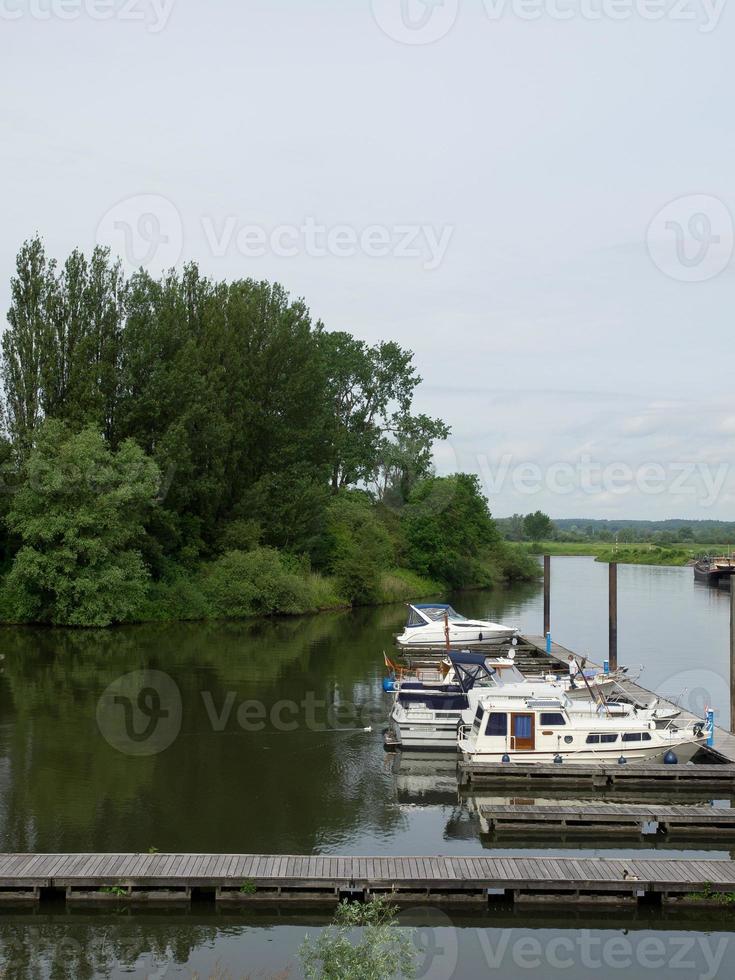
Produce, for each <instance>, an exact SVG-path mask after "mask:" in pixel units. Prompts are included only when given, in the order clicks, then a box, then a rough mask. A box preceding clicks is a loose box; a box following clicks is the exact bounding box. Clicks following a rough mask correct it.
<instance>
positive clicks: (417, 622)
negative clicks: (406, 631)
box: [406, 609, 426, 626]
mask: <svg viewBox="0 0 735 980" xmlns="http://www.w3.org/2000/svg"><path fill="white" fill-rule="evenodd" d="M406 626H426V620H425V619H424V618H423V616H422V615H421V614H420V613H419V612H417V611H416V610H415V609H412V610H411V612H410V613H409V614H408V622H407V623H406Z"/></svg>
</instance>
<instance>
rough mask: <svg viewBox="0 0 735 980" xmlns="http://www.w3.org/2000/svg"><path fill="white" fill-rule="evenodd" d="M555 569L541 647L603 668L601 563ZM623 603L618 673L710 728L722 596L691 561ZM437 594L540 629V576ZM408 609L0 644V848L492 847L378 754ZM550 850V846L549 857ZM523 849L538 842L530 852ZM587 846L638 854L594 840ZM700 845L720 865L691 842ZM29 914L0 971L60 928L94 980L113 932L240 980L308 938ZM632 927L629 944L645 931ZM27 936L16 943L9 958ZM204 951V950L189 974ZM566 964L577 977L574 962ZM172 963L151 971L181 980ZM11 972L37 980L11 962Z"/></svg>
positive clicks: (9, 633) (719, 673) (510, 963)
mask: <svg viewBox="0 0 735 980" xmlns="http://www.w3.org/2000/svg"><path fill="white" fill-rule="evenodd" d="M552 569H553V571H552V575H553V578H552V630H553V634H554V638H555V639H557V640H558V641H559V642H561V643H563V644H565V645H567V646H569V647H571V648H573V649H575V650H576V651H578V652H585V653H588V654H589V655H590V656H591V657H592V658H593V659H596V660H598V661H599V660H601V659H602V658H603V657H604V656H605V652H606V646H607V567H606V566H604V565H599V564H596V563H595V562H594V561H592V560H591V559H586V558H565V559H554V560H553V563H552ZM619 592H620V597H619V615H620V631H619V635H620V661H621V663H627V664H631V665H632V664H644V665H645V670H644V674H643V682H644V683H645V684H646V686H648V687H652V688H657V689H659V690H662V691H665V692H667V693H671V694H673V693H677V694H679V693H681V692H682V691H683V690H684V689H686V694H685V695H684V703H685V704H686V705H687V706H688V707H690V708H691V709H692V710H695V711H696V712H697V713H702V712H703V710H704V708H705V706H706V705H708V704H712V705H714V707H715V708H716V709H718V711H719V717H718V721H719V722H720V723H721V724H727V721H728V719H727V717H726V714H725V712H726V710H727V702H728V696H727V667H728V617H729V597H728V596H727V594H724V595H723V594H720V593H717V592H713V591H711V590H708V589H707V588H706V587H703V586H701V585H698V584H696V583H694V582H693V580H692V574H691V570H690V569H668V568H646V567H634V566H628V567H621V568H620V570H619ZM454 601H455V604H456V605H457V606H458V607H459V608H460V610H462V611H463V612H465V613H468V614H472V615H482V616H483V617H487V618H493V619H498V620H500V621H502V622H507V623H511V624H518V625H520V626H521V628H522V629H523V630H525V631H526V632H531V633H540V632H541V626H542V623H541V616H542V600H541V592H540V587H539V586H538V585H536V584H534V585H531V586H523V587H518V588H516V589H513V590H509V591H507V592H504V593H499V592H496V593H493V594H490V593H487V594H486V593H469V594H464V595H462V596H456V597H454ZM404 616H405V611H404V609H403V608H402V607H400V606H396V607H386V608H381V609H377V610H358V611H357V612H354V613H339V614H334V615H332V614H330V615H324V616H319V617H313V618H306V619H300V620H286V621H279V622H268V623H259V624H254V625H253V624H250V625H242V624H217V625H205V626H201V625H193V626H172V627H159V626H155V627H138V628H131V629H125V630H119V631H115V632H103V633H87V632H67V631H45V632H44V631H36V630H16V629H13V630H11V629H7V630H5V631H4V632H3V644H2V650H3V652H4V654H5V661H4V663H3V668H4V669H3V672H2V674H1V675H0V848H1V849H2V850H24V851H25V850H39V851H57V850H59V851H74V850H85V851H87V850H91V851H94V850H99V851H106V850H113V851H128V850H129V851H146V850H148V848H150V847H156V848H158V849H159V850H161V851H169V850H170V851H206V850H212V851H246V852H267V853H279V852H281V853H288V852H290V853H302V852H305V853H309V852H332V853H345V854H348V853H354V854H371V853H373V854H375V853H381V854H382V853H400V854H412V853H413V854H426V853H443V854H449V853H463V854H471V853H481V852H482V851H483V850H484V849H487V848H490V847H494V845H493V844H492V842H491V841H489V840H487V839H486V838H484V837H483V836H482V834H481V833H480V830H481V828H480V825H479V822H478V818H477V814H476V805H477V802H478V801H477V800H476V799H475V798H473V797H471V796H470V797H465V796H461V795H460V794H459V793H458V791H457V786H456V781H455V779H454V773H453V765H452V762H451V761H450V760H444V761H443V762H440V763H438V764H437V763H436V762H435V761H434V760H431V759H426V758H419V759H418V760H408V761H406V760H404V761H403V762H402V763H401V765H400V767H397V766H396V762H395V760H394V759H393V758H392V757H390V756H386V755H385V753H384V752H383V748H382V728H383V725H384V720H385V716H386V713H387V710H388V707H389V701H388V699H387V697H386V696H385V695H384V694H383V692H382V688H381V681H382V678H383V675H384V668H383V664H382V652H383V650H386V651H388V652H390V651H391V648H392V636H393V634H394V633H395V632H396V631H398V629H399V628H400V627H401V626H402V623H403V620H404ZM141 671H142V672H144V674H143V675H140V674H139V673H138V672H141ZM131 673H133V677H132V678H129V677H128V676H127V675H129V674H131ZM141 676H143V678H144V684H143V687H144V688H145V690H144V691H143V694H142V695H141V696H140V697H139V692H140V688H141V681H140V677H141ZM366 727H372V731H364V729H365V728H366ZM512 843H513V845H514V846H512V847H511V846H508V847H506V848H504V850H505V852H507V853H519V852H521V851H522V850H523V842H520V841H517V840H514V841H513V842H512ZM715 846H716V845H715V844H714V842H713V844H712V847H713V848H714V847H715ZM565 847H566V845H565V844H564V842H559V844H558V846H557V847H556V849H555V850H556V851H558V850H560V849H564V848H565ZM575 847H576V845H575ZM528 849H529V850H530V851H533V852H534V853H543V852H544V851H545V850H548V849H547V848H545V847H544V845H543V844H542V845H541V846H538V845H531V846H530V847H529V848H528ZM584 853H590V854H600V855H608V856H609V855H610V854H611V853H621V854H622V853H634V852H633V851H631V850H625V849H623V848H620V847H617V846H613V849H612V850H610V849H609V848H607V847H606V844H605V842H602V841H601V842H599V844H596V845H595V846H588V847H586V848H585V851H584ZM666 853H667V854H670V853H671V852H669V851H667V852H666ZM682 853H684V852H682ZM686 853H687V854H689V853H692V854H694V853H698V852H693V851H692V852H686ZM701 853H702V854H703V855H705V856H708V857H717V856H722V857H729V854H728V853H727V852H726V851H722V850H714V849H713V850H705V849H704V845H703V850H702V852H701ZM662 856H663V855H662ZM22 921H23V922H25V923H26V924H27V923H28V921H29V920H28V919H24V920H22ZM534 921H536V920H535V919H534ZM584 921H588V920H584ZM33 922H34V929H35V930H36V931H35V932H33V931H31V932H28V931H27V930H26V929H25V927H24V926H23V925H22V924H21V920H18V922H17V923H16V924H13V920H11V919H10V918H8V916H7V915H4V916H1V917H0V942H2V943H4V944H8V943H10V949H11V951H13V950H14V951H15V952H13V954H12V955H13V957H15V956H17V955H20V956H31V957H32V956H36V957H38V958H39V962H40V963H41V964H44V963H45V964H46V965H47V966H48V962H49V961H48V952H47V951H46V952H44V950H45V949H46V946H45V945H44V944H47V943H51V945H52V946H53V945H54V943H56V944H58V943H59V942H60V940H59V938H58V937H59V936H67V938H68V940H69V942H70V943H72V944H73V943H76V944H77V946H76V947H74V948H75V949H76V948H77V947H78V949H77V952H78V954H79V958H82V959H83V957H84V956H86V955H87V954H89V955H90V956H92V958H94V956H98V957H100V962H99V965H98V967H90V968H89V969H86V968H84V969H82V967H81V966H79V972H77V973H76V974H75V973H73V972H72V973H70V974H69V975H70V976H74V975H77V976H90V977H92V976H96V975H99V976H104V975H107V974H106V973H104V970H103V960H104V955H103V953H102V952H101V951H100V950H99V949H98V946H99V943H100V942H102V941H103V939H105V937H107V941H109V942H113V943H114V942H116V941H117V940H118V939H120V938H121V937H122V935H123V931H124V929H125V930H127V931H128V932H129V933H131V934H132V935H133V936H134V937H137V939H136V941H138V940H139V941H140V943H141V944H142V945H141V951H142V953H145V952H146V950H147V951H148V952H150V951H151V950H157V949H159V950H163V951H164V952H163V954H162V955H164V959H166V958H168V959H167V962H168V961H169V960H171V953H170V950H168V951H166V950H167V949H168V944H174V945H175V946H176V949H177V950H179V951H180V956H179V959H178V960H176V962H179V964H180V966H181V969H182V970H184V969H185V967H186V968H188V967H187V966H186V965H187V964H188V965H189V967H191V969H203V970H213V963H214V961H215V960H216V955H214V954H216V953H218V952H221V953H222V954H223V957H222V958H223V962H224V960H225V956H224V954H225V953H226V954H227V957H229V959H228V960H227V962H228V963H230V965H231V967H232V969H233V970H237V971H238V972H237V973H236V974H235V975H237V976H240V974H241V973H243V972H245V971H246V970H251V971H253V970H256V969H268V970H271V971H274V970H277V969H280V968H282V967H283V965H284V963H285V962H286V961H288V960H289V958H290V957H292V954H293V950H294V949H295V947H296V946H297V945H298V941H300V938H301V937H302V936H303V931H304V929H303V924H302V923H301V924H288V923H286V922H283V921H282V920H281V921H280V922H279V923H270V922H269V924H268V927H267V928H266V927H265V926H264V924H263V923H262V922H257V921H256V922H255V923H253V922H252V921H250V920H247V919H246V918H244V917H240V918H237V917H235V918H234V919H232V920H230V919H224V918H223V917H221V916H213V917H212V918H211V919H206V920H203V921H200V920H197V919H196V918H195V917H191V916H188V917H187V916H178V917H177V916H174V917H170V916H169V917H168V918H164V919H159V918H156V917H150V916H146V917H144V918H143V919H141V918H137V917H136V918H135V919H134V920H125V923H124V929H123V923H121V922H120V920H119V919H117V918H116V919H114V920H108V919H107V918H105V917H102V918H100V917H92V918H90V917H86V918H85V917H82V918H80V917H79V916H78V915H62V916H60V917H59V916H51V917H44V916H37V917H36V918H35V919H34V920H33ZM483 925H488V923H486V922H484V923H483ZM528 925H529V924H528V923H524V922H521V921H520V920H517V919H511V920H510V921H509V923H508V926H509V928H510V927H512V928H515V929H521V930H523V929H524V928H526V927H527V926H528ZM638 928H639V929H642V930H643V931H642V932H640V933H638V932H636V936H638V937H639V938H640V936H643V935H644V934H645V929H644V928H643V924H641V923H639V926H638ZM658 928H661V925H659V926H658ZM713 928H714V926H713ZM146 930H148V932H146ZM511 932H512V929H511ZM148 933H150V937H149V938H145V937H146V936H148ZM480 934H481V935H485V933H484V932H482V931H481V933H480ZM521 934H523V931H522V932H521V933H519V935H521ZM435 935H436V936H441V935H442V933H441V930H440V929H437V931H436V933H435ZM452 935H455V933H454V932H452ZM456 935H458V936H460V937H461V942H460V943H459V945H460V947H461V950H460V953H458V956H459V960H458V962H459V963H460V966H459V972H457V973H456V974H455V975H456V976H475V975H478V974H477V970H476V967H477V964H478V963H480V960H477V959H473V957H477V956H484V955H485V954H484V953H483V947H482V944H481V943H479V941H478V940H477V935H478V934H477V930H476V929H474V928H473V926H472V925H462V926H461V928H459V929H458V930H457V932H456ZM488 935H490V933H488ZM498 935H499V936H501V937H502V936H505V935H506V932H505V931H502V930H501V931H500V932H499V933H498ZM544 935H545V934H544ZM570 935H574V934H570ZM595 935H598V933H597V932H595ZM599 935H602V934H601V933H599ZM27 936H29V937H30V940H29V941H30V942H31V946H30V947H27V946H24V945H23V943H24V942H25V939H24V938H23V937H27ZM34 936H35V939H34ZM49 937H50V938H49ZM53 937H56V938H53ZM295 937H298V941H297V938H295ZM512 938H513V942H515V939H516V938H517V936H516V934H515V933H513V934H512ZM539 938H540V941H541V942H542V943H543V942H546V939H545V938H544V936H542V935H541V933H539ZM636 941H637V940H636ZM713 941H714V940H713ZM631 942H632V938H631ZM34 943H35V945H34ZM243 943H245V946H243ZM274 944H275V945H274ZM274 949H276V953H275V954H274V953H273V950H274ZM728 951H729V945H728ZM700 952H701V953H702V956H704V952H703V951H702V950H700ZM136 955H137V954H136ZM177 955H178V954H177ZM507 955H508V957H509V959H508V960H507V963H504V967H507V968H508V969H509V970H510V972H511V973H512V972H513V970H514V969H515V970H516V972H518V973H519V975H523V976H527V975H528V972H529V968H526V967H522V966H519V965H518V964H515V960H514V959H513V956H512V955H511V953H508V954H507ZM580 955H581V954H580ZM634 955H636V954H635V953H634V952H631V956H634ZM727 955H730V953H729V952H728V954H727ZM201 957H205V958H207V957H209V959H208V963H207V965H205V966H204V967H203V968H202V967H200V966H199V965H197V964H199V963H200V961H201ZM213 957H214V958H213ZM248 957H250V959H248ZM279 957H280V959H279ZM174 959H175V957H174ZM521 959H522V956H521ZM652 959H655V957H652ZM112 960H113V961H114V962H115V963H117V964H118V965H117V966H115V967H114V969H119V970H120V971H121V973H120V975H123V974H125V975H130V973H129V972H125V971H126V970H129V969H134V970H135V969H138V967H135V968H133V967H132V966H131V964H133V963H134V962H135V961H136V959H135V957H133V958H132V959H130V957H128V959H127V960H126V959H125V957H124V956H123V955H121V951H120V950H117V952H115V954H114V956H113V958H112ZM465 961H466V963H467V965H466V966H465V965H463V964H464V963H465ZM0 962H1V961H0ZM18 962H20V961H18ZM111 962H112V961H111ZM151 962H152V961H150V960H148V961H145V960H141V964H142V965H140V969H141V970H142V971H143V972H140V973H138V974H137V975H140V976H145V975H146V973H145V970H146V969H148V970H149V974H150V975H154V972H153V971H152V969H149V967H150V963H151ZM202 962H203V961H202ZM483 962H484V961H483ZM702 962H705V961H704V960H703V961H702ZM730 962H731V963H732V962H733V961H732V960H730ZM575 963H578V965H579V969H580V970H582V972H581V973H580V974H579V975H580V976H581V975H583V973H584V964H583V963H582V961H581V960H578V959H577V960H575ZM121 964H122V965H121ZM146 964H147V965H146ZM473 964H474V965H473ZM514 964H515V965H514ZM547 965H548V964H547ZM634 965H635V964H634ZM95 969H99V971H100V972H99V973H95ZM169 969H170V971H172V972H167V973H166V976H178V975H188V974H187V973H186V972H184V973H182V974H180V973H179V972H176V970H178V969H179V967H175V966H174V965H170V966H169ZM487 969H488V968H487V967H484V972H487ZM575 969H576V967H575ZM610 969H613V968H612V967H610ZM651 969H653V968H651ZM570 970H571V968H570V969H568V970H567V971H566V973H567V975H568V976H574V975H575V973H574V972H570ZM672 970H673V967H672ZM90 971H91V972H90ZM648 972H650V971H648ZM654 972H655V970H654ZM729 972H730V974H731V973H732V969H731V970H730V971H729ZM618 973H619V971H618ZM690 973H691V971H690ZM705 974H706V969H705V968H704V967H703V969H702V975H705ZM8 975H12V973H9V974H8ZM17 975H18V976H23V975H29V976H31V975H35V974H34V973H30V972H29V973H27V974H26V973H24V972H23V969H21V971H20V972H19V973H18V974H17ZM38 975H39V976H44V975H45V974H44V973H42V972H41V973H38ZM59 975H60V976H61V975H63V976H65V975H66V974H63V973H62V974H59ZM110 975H115V974H114V973H113V974H110ZM133 975H136V974H135V972H133ZM204 975H207V974H206V973H204ZM293 975H297V974H293ZM426 975H427V976H429V975H432V974H430V973H427V974H426ZM436 975H437V976H439V975H440V974H436ZM446 975H447V976H449V975H451V974H446ZM545 975H547V976H548V975H549V971H548V970H547V972H546V974H545ZM552 975H553V971H552ZM602 975H604V972H603V974H602ZM611 975H618V974H616V973H615V971H614V970H613V973H612V974H611ZM692 975H699V974H697V973H696V971H695V973H694V974H692Z"/></svg>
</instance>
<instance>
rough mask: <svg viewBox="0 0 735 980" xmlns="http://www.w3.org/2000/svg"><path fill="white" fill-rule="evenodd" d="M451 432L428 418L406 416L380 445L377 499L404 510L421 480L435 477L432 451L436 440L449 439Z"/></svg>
mask: <svg viewBox="0 0 735 980" xmlns="http://www.w3.org/2000/svg"><path fill="white" fill-rule="evenodd" d="M450 431H451V430H450V428H449V426H448V425H445V424H444V422H442V421H441V420H440V419H432V418H429V416H428V415H416V416H411V415H404V416H403V417H402V418H400V419H399V420H398V423H397V427H396V430H395V432H393V433H391V434H390V435H388V436H383V438H381V440H380V443H379V445H378V455H377V465H376V469H375V472H374V473H373V474H372V478H371V481H370V482H371V485H372V486H373V487H374V488H375V491H376V494H377V496H378V499H379V500H381V501H383V502H384V503H386V504H391V505H393V506H401V505H402V504H404V503H405V502H406V501H407V500H408V498H409V496H410V494H411V490H412V489H413V487H414V486H415V485H416V484H417V483H418V481H419V480H422V479H425V478H426V477H428V476H432V475H433V459H434V454H433V447H434V443H435V442H436V440H437V439H447V438H449V433H450Z"/></svg>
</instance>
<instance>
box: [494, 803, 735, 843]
mask: <svg viewBox="0 0 735 980" xmlns="http://www.w3.org/2000/svg"><path fill="white" fill-rule="evenodd" d="M479 810H480V815H481V817H482V819H483V820H484V821H486V823H487V826H488V830H489V831H491V832H493V831H502V830H506V831H507V830H514V831H515V830H521V831H528V830H531V831H534V832H536V833H539V832H540V833H550V834H558V833H559V832H561V833H569V832H575V833H588V834H600V833H603V832H604V833H617V834H620V833H622V834H630V833H634V834H636V835H640V834H659V833H660V834H673V833H677V832H679V833H681V832H683V833H686V834H702V833H704V834H708V835H711V834H713V833H715V834H717V835H718V836H722V835H730V836H732V835H735V808H730V807H713V806H678V805H677V806H664V805H646V804H638V803H634V804H613V803H588V802H580V803H572V804H565V805H563V806H562V805H557V804H553V803H543V804H536V803H534V804H523V803H520V804H518V803H515V804H494V803H493V804H483V805H481V806H480V808H479Z"/></svg>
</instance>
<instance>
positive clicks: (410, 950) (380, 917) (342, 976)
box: [299, 900, 416, 980]
mask: <svg viewBox="0 0 735 980" xmlns="http://www.w3.org/2000/svg"><path fill="white" fill-rule="evenodd" d="M396 912H397V908H396V906H394V905H388V904H387V903H386V902H384V901H382V900H378V901H373V902H368V903H366V904H365V905H361V904H358V903H349V902H342V903H340V905H339V906H338V908H337V911H336V913H335V916H334V923H333V924H332V925H331V926H329V928H327V929H325V930H324V932H322V933H321V934H320V935H318V936H316V937H315V938H312V937H311V936H308V935H307V936H306V938H305V939H304V942H303V943H302V944H301V948H300V949H299V957H300V959H301V962H302V964H303V967H304V973H305V975H306V977H307V978H308V980H388V978H401V977H406V978H408V977H414V976H415V975H416V964H415V958H416V947H415V946H414V944H413V942H412V941H411V937H410V935H407V934H406V933H405V931H401V930H399V929H398V928H397V927H396V925H395V923H394V919H395V915H396ZM357 930H360V933H359V934H357V935H356V931H357ZM355 940H357V941H355Z"/></svg>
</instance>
